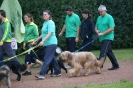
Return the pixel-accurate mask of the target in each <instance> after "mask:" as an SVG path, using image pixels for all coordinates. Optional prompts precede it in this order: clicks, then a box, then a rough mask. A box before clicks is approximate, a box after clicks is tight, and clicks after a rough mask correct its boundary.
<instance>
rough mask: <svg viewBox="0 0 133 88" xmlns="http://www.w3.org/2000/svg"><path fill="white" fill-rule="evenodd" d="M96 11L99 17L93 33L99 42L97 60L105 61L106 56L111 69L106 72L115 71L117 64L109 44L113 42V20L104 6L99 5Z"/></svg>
mask: <svg viewBox="0 0 133 88" xmlns="http://www.w3.org/2000/svg"><path fill="white" fill-rule="evenodd" d="M98 11H99V13H100V16H99V17H98V18H97V22H96V26H95V32H96V34H97V35H98V36H99V41H100V42H101V49H100V56H99V59H101V58H104V59H106V55H107V56H108V57H109V59H110V61H111V63H112V67H111V68H109V69H108V70H115V69H118V68H119V64H118V62H117V60H116V57H115V55H114V53H113V51H112V47H111V42H112V41H113V40H114V27H115V23H114V19H113V17H112V16H111V15H110V14H108V13H107V9H106V7H105V6H104V5H100V6H99V8H98ZM101 68H102V67H101Z"/></svg>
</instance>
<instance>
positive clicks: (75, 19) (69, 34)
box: [59, 6, 81, 52]
mask: <svg viewBox="0 0 133 88" xmlns="http://www.w3.org/2000/svg"><path fill="white" fill-rule="evenodd" d="M66 13H67V16H66V19H65V24H64V26H63V28H62V30H61V32H60V34H59V36H62V34H63V33H64V31H66V47H67V50H68V51H70V52H74V51H75V47H76V42H78V41H79V26H80V24H81V22H80V18H79V16H78V15H77V14H75V13H74V12H73V9H72V7H70V6H69V7H67V8H66Z"/></svg>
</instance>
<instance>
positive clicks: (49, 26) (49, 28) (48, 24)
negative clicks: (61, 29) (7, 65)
mask: <svg viewBox="0 0 133 88" xmlns="http://www.w3.org/2000/svg"><path fill="white" fill-rule="evenodd" d="M49 32H51V33H52V34H51V36H50V37H49V38H48V39H47V40H46V41H45V42H44V44H43V46H48V45H52V44H56V45H57V38H56V35H55V23H54V22H53V21H52V20H49V21H44V23H43V27H42V39H44V38H45V37H46V35H47V34H48V33H49Z"/></svg>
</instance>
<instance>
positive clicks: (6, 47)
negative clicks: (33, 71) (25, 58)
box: [0, 42, 18, 61]
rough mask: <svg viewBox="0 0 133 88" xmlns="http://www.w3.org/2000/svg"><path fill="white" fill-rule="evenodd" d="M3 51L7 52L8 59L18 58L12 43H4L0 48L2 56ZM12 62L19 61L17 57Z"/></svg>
mask: <svg viewBox="0 0 133 88" xmlns="http://www.w3.org/2000/svg"><path fill="white" fill-rule="evenodd" d="M3 51H5V52H6V54H7V55H8V57H13V56H16V55H15V53H14V51H13V49H12V48H11V43H10V42H4V43H3V45H2V46H0V56H2V55H3ZM12 61H18V59H17V57H14V58H13V59H12Z"/></svg>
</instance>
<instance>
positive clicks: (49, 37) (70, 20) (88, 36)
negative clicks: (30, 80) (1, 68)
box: [0, 5, 119, 79]
mask: <svg viewBox="0 0 133 88" xmlns="http://www.w3.org/2000/svg"><path fill="white" fill-rule="evenodd" d="M98 11H99V13H100V16H99V17H98V18H97V21H96V25H94V23H93V20H92V16H91V14H90V12H89V10H88V9H85V10H83V11H82V17H83V21H82V22H81V21H80V18H79V16H78V15H77V14H75V13H74V11H73V8H72V7H71V6H68V7H67V8H66V14H67V15H66V18H65V22H64V25H63V28H62V30H61V32H60V33H59V37H61V36H62V35H63V33H64V32H65V33H66V35H65V37H66V48H67V50H68V51H70V52H74V51H75V47H76V43H77V42H78V41H79V37H80V38H81V39H82V40H83V43H82V46H84V45H86V44H87V43H88V42H90V41H92V40H93V38H94V33H96V34H97V36H99V41H100V43H101V49H100V55H99V59H101V58H104V59H106V56H108V57H109V59H110V61H111V63H112V67H111V68H109V69H108V70H114V69H118V68H119V65H118V63H117V60H116V57H115V55H114V53H113V52H112V47H111V42H112V41H113V39H114V27H115V23H114V19H113V17H112V16H111V15H110V14H108V13H107V9H106V7H105V6H104V5H100V6H99V8H98ZM0 20H1V21H2V22H1V26H2V27H1V26H0V33H3V35H0V57H2V56H3V49H4V50H5V52H6V53H7V55H8V56H9V57H12V56H15V54H14V52H13V50H12V48H11V45H10V44H11V27H10V23H9V21H8V19H7V18H6V13H5V11H4V10H0ZM43 20H44V23H43V25H42V29H41V35H40V36H39V33H38V27H37V25H36V24H35V23H34V20H33V17H32V15H31V14H30V13H26V14H25V15H24V21H25V22H26V23H27V24H26V25H25V37H24V44H23V49H24V50H28V49H29V48H30V47H32V46H33V45H36V44H39V46H44V48H45V55H44V63H43V64H42V62H41V61H39V60H38V59H36V58H34V57H33V54H34V53H33V51H29V52H27V53H26V54H25V64H26V65H27V70H26V71H25V72H24V73H23V74H22V75H23V76H27V75H31V70H30V68H31V63H38V64H39V65H40V66H42V67H41V70H40V72H39V73H37V74H36V75H35V77H36V78H38V79H44V78H45V74H46V72H47V69H48V67H49V64H50V63H52V65H53V67H54V73H53V74H52V75H51V76H52V77H55V76H61V71H60V68H59V65H58V62H57V60H56V58H55V50H56V47H57V44H58V40H57V37H56V34H55V31H56V29H55V28H56V27H55V23H54V21H53V20H52V14H51V12H50V10H44V11H43ZM90 50H91V44H89V45H88V46H86V47H85V48H83V49H82V51H84V52H89V51H90ZM12 60H14V61H18V59H17V58H14V59H12ZM101 68H102V67H101Z"/></svg>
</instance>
